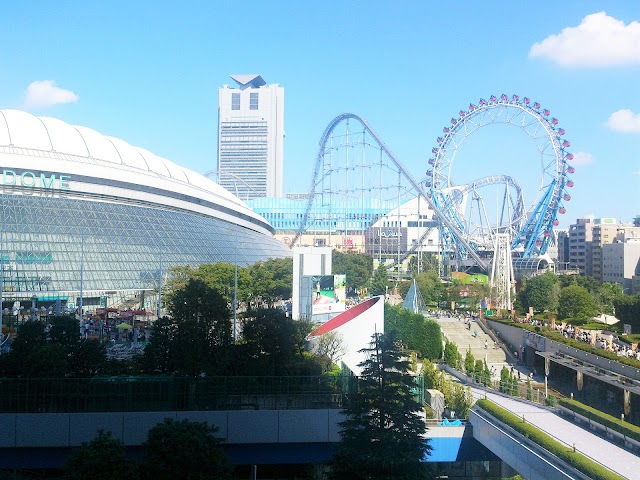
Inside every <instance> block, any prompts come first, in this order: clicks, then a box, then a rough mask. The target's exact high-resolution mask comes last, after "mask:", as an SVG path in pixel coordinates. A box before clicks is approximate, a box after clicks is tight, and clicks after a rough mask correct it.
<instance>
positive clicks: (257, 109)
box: [218, 75, 284, 200]
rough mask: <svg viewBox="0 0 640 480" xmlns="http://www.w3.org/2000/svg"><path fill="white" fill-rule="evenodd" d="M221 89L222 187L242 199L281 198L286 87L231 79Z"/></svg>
mask: <svg viewBox="0 0 640 480" xmlns="http://www.w3.org/2000/svg"><path fill="white" fill-rule="evenodd" d="M231 78H232V79H233V80H234V81H235V82H236V84H237V86H236V87H234V88H233V87H230V86H229V85H224V86H223V87H222V88H220V89H219V91H218V183H219V184H220V185H221V186H222V187H223V188H225V189H227V190H229V191H230V192H231V193H233V194H235V195H236V196H237V197H238V198H240V199H241V200H249V199H252V198H261V197H282V178H283V170H282V169H283V152H284V89H283V88H282V87H281V86H279V85H277V84H274V85H267V84H266V82H265V81H264V80H263V79H262V77H261V76H260V75H231Z"/></svg>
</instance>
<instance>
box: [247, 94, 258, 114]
mask: <svg viewBox="0 0 640 480" xmlns="http://www.w3.org/2000/svg"><path fill="white" fill-rule="evenodd" d="M249 110H258V94H257V93H250V94H249Z"/></svg>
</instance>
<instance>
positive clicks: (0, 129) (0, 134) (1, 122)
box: [0, 110, 11, 145]
mask: <svg viewBox="0 0 640 480" xmlns="http://www.w3.org/2000/svg"><path fill="white" fill-rule="evenodd" d="M10 143H11V139H10V138H9V126H8V125H7V121H6V120H5V118H4V112H3V111H2V110H0V145H9V144H10Z"/></svg>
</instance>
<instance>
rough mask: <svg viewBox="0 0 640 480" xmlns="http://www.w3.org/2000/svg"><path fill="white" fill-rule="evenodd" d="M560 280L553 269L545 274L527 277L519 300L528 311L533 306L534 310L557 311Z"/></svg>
mask: <svg viewBox="0 0 640 480" xmlns="http://www.w3.org/2000/svg"><path fill="white" fill-rule="evenodd" d="M559 292H560V282H559V280H558V277H557V276H556V275H555V274H554V273H553V272H551V271H548V272H545V273H544V274H543V275H538V276H535V277H531V278H527V279H526V280H525V281H524V282H523V286H522V288H521V289H520V292H519V294H518V300H519V302H520V304H521V305H522V308H523V309H524V310H525V311H527V310H529V307H533V310H534V311H539V312H542V311H545V310H548V311H550V312H555V311H556V309H557V308H558V294H559Z"/></svg>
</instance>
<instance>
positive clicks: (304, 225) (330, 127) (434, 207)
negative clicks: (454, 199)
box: [290, 113, 488, 270]
mask: <svg viewBox="0 0 640 480" xmlns="http://www.w3.org/2000/svg"><path fill="white" fill-rule="evenodd" d="M349 119H353V120H356V121H357V122H359V123H360V124H361V125H362V126H363V127H364V128H365V130H366V131H368V132H369V134H370V135H371V136H372V137H373V138H374V139H375V141H376V142H377V143H378V145H379V146H380V148H381V149H382V150H383V151H384V153H386V154H387V155H388V156H389V158H390V159H391V160H392V161H393V163H394V164H395V165H396V166H397V167H398V169H399V170H400V172H401V173H402V174H403V175H404V177H405V178H406V179H407V180H408V181H409V183H410V184H411V185H412V186H413V188H415V189H416V192H417V193H418V195H422V196H423V197H424V198H425V199H426V200H427V203H428V204H429V206H430V207H431V209H432V210H433V211H434V212H435V214H436V215H437V217H438V220H439V221H440V222H441V223H443V224H444V225H445V226H446V227H447V228H448V229H449V230H450V231H451V232H452V233H453V235H454V236H455V237H456V240H457V241H458V242H459V244H460V245H462V246H463V247H464V248H465V249H466V250H467V252H468V254H469V256H470V257H472V258H473V260H475V261H476V262H477V264H478V265H479V266H480V267H482V268H484V269H485V270H486V269H487V268H488V265H487V263H486V262H485V261H484V260H483V259H482V258H480V256H479V255H478V254H477V253H476V252H475V250H474V249H473V248H472V247H471V245H469V243H468V242H467V240H466V239H465V238H464V237H463V235H461V234H460V233H459V229H458V228H457V227H456V226H455V225H454V224H453V223H452V222H451V220H449V219H448V218H447V216H446V215H445V214H444V212H442V211H441V209H440V208H439V207H438V206H437V205H436V204H435V203H434V202H433V200H432V199H431V197H430V196H429V192H427V190H425V188H424V187H423V186H422V185H421V184H420V183H419V182H418V181H416V179H415V178H413V176H412V175H411V174H410V173H409V171H408V170H407V169H406V168H405V167H404V165H403V164H402V163H401V162H400V161H399V160H398V159H397V158H396V156H395V155H394V154H393V153H392V152H391V150H390V149H389V148H388V147H387V145H386V144H385V143H384V141H383V140H382V139H381V138H380V137H379V136H378V134H377V133H376V132H375V131H374V130H373V128H372V127H371V125H369V123H368V122H367V121H366V120H365V119H364V118H361V117H359V116H358V115H355V114H353V113H343V114H341V115H338V116H337V117H336V118H334V119H333V120H332V121H331V123H329V125H328V126H327V128H325V130H324V133H323V134H322V137H321V138H320V142H319V145H320V148H319V149H318V155H317V157H316V165H315V167H314V170H313V180H312V182H311V187H310V188H309V192H310V194H309V199H308V201H307V206H306V208H305V211H304V215H303V218H302V221H301V223H300V228H299V229H298V232H296V235H295V236H294V237H293V240H292V241H291V244H290V245H291V247H293V246H295V244H296V242H297V241H298V239H299V238H300V236H301V235H302V234H303V233H304V232H305V231H306V229H307V224H308V222H309V216H310V213H311V208H312V206H313V201H314V196H315V186H316V183H317V181H318V173H319V171H320V166H321V165H322V159H323V157H324V154H325V151H326V144H327V140H328V139H329V137H330V135H331V133H332V132H333V129H334V128H335V127H336V126H337V125H338V124H339V123H340V122H342V121H344V120H349ZM405 258H406V257H405Z"/></svg>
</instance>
